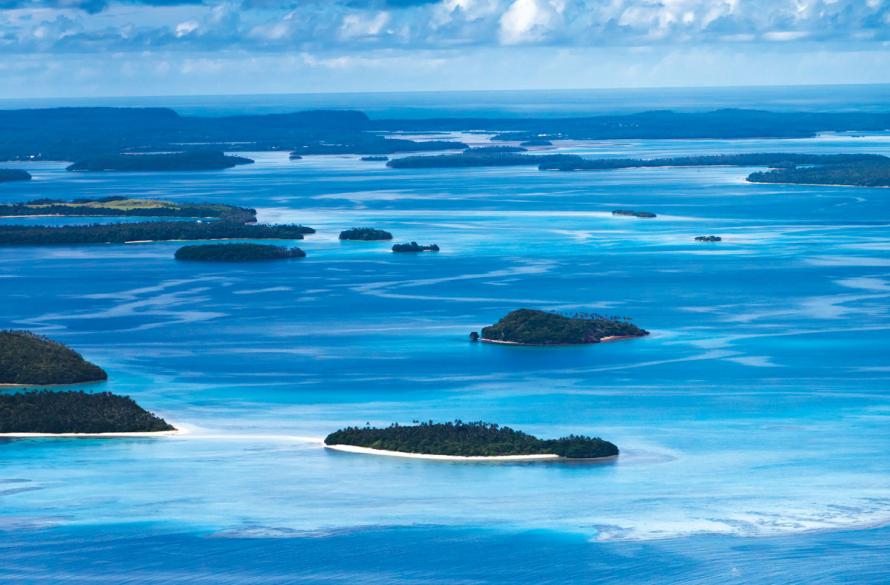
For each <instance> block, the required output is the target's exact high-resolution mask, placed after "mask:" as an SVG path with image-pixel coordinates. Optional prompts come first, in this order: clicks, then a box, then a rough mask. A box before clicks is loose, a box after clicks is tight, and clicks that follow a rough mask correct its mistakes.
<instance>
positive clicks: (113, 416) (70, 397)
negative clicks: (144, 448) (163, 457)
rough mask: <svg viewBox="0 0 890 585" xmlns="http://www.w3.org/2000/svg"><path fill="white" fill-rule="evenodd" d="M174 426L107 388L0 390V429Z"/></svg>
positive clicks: (149, 429)
mask: <svg viewBox="0 0 890 585" xmlns="http://www.w3.org/2000/svg"><path fill="white" fill-rule="evenodd" d="M173 430H175V429H174V428H173V427H172V426H170V425H169V424H167V422H166V421H165V420H164V419H162V418H158V417H157V416H155V415H154V414H152V413H150V412H148V411H146V410H145V409H143V408H141V407H140V406H139V405H138V404H136V403H135V402H134V401H133V400H132V399H131V398H129V397H127V396H117V395H115V394H111V393H110V392H100V393H97V394H87V393H86V392H49V391H40V392H16V393H14V394H0V433H138V432H158V431H173Z"/></svg>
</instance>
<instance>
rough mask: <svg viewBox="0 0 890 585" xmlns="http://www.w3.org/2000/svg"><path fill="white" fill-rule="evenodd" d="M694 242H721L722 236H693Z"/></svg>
mask: <svg viewBox="0 0 890 585" xmlns="http://www.w3.org/2000/svg"><path fill="white" fill-rule="evenodd" d="M695 241H696V242H722V241H723V238H721V237H720V236H695Z"/></svg>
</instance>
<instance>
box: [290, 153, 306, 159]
mask: <svg viewBox="0 0 890 585" xmlns="http://www.w3.org/2000/svg"><path fill="white" fill-rule="evenodd" d="M288 158H290V159H291V160H303V157H302V156H301V155H299V154H297V153H296V152H292V153H290V156H289V157H288Z"/></svg>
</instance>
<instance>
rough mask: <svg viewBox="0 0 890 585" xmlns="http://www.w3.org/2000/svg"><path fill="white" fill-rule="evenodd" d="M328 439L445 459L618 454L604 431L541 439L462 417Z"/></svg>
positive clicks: (338, 446) (331, 445)
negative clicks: (601, 437)
mask: <svg viewBox="0 0 890 585" xmlns="http://www.w3.org/2000/svg"><path fill="white" fill-rule="evenodd" d="M324 443H325V447H326V448H328V449H333V450H336V451H347V452H350V453H364V454H368V455H389V456H394V457H409V458H415V459H434V460H446V461H558V460H585V461H604V460H610V459H614V458H616V457H617V456H618V447H616V446H615V445H614V444H613V443H610V442H609V441H605V440H603V439H600V438H599V437H587V436H582V435H569V436H567V437H562V438H560V439H539V438H537V437H535V436H532V435H529V434H527V433H523V432H521V431H517V430H514V429H512V428H510V427H502V426H499V425H496V424H491V423H485V422H472V423H465V422H462V421H459V420H458V421H455V422H447V423H434V422H432V421H430V422H426V423H420V424H416V425H411V426H402V425H398V424H393V425H390V426H389V427H386V428H374V427H370V426H367V427H347V428H345V429H341V430H339V431H336V432H334V433H331V434H330V435H328V436H327V437H326V438H325V440H324Z"/></svg>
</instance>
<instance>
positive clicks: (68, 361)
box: [0, 331, 108, 386]
mask: <svg viewBox="0 0 890 585" xmlns="http://www.w3.org/2000/svg"><path fill="white" fill-rule="evenodd" d="M107 378H108V375H107V374H106V373H105V371H104V370H103V369H102V368H100V367H99V366H97V365H95V364H91V363H90V362H88V361H86V360H85V359H83V356H81V355H80V354H79V353H77V352H76V351H74V350H73V349H70V348H68V347H66V346H64V345H62V344H61V343H59V342H57V341H53V340H51V339H47V338H46V337H41V336H40V335H35V334H33V333H30V332H28V331H0V384H20V385H25V384H34V385H39V386H43V385H48V384H78V383H80V382H96V381H98V380H105V379H107Z"/></svg>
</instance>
